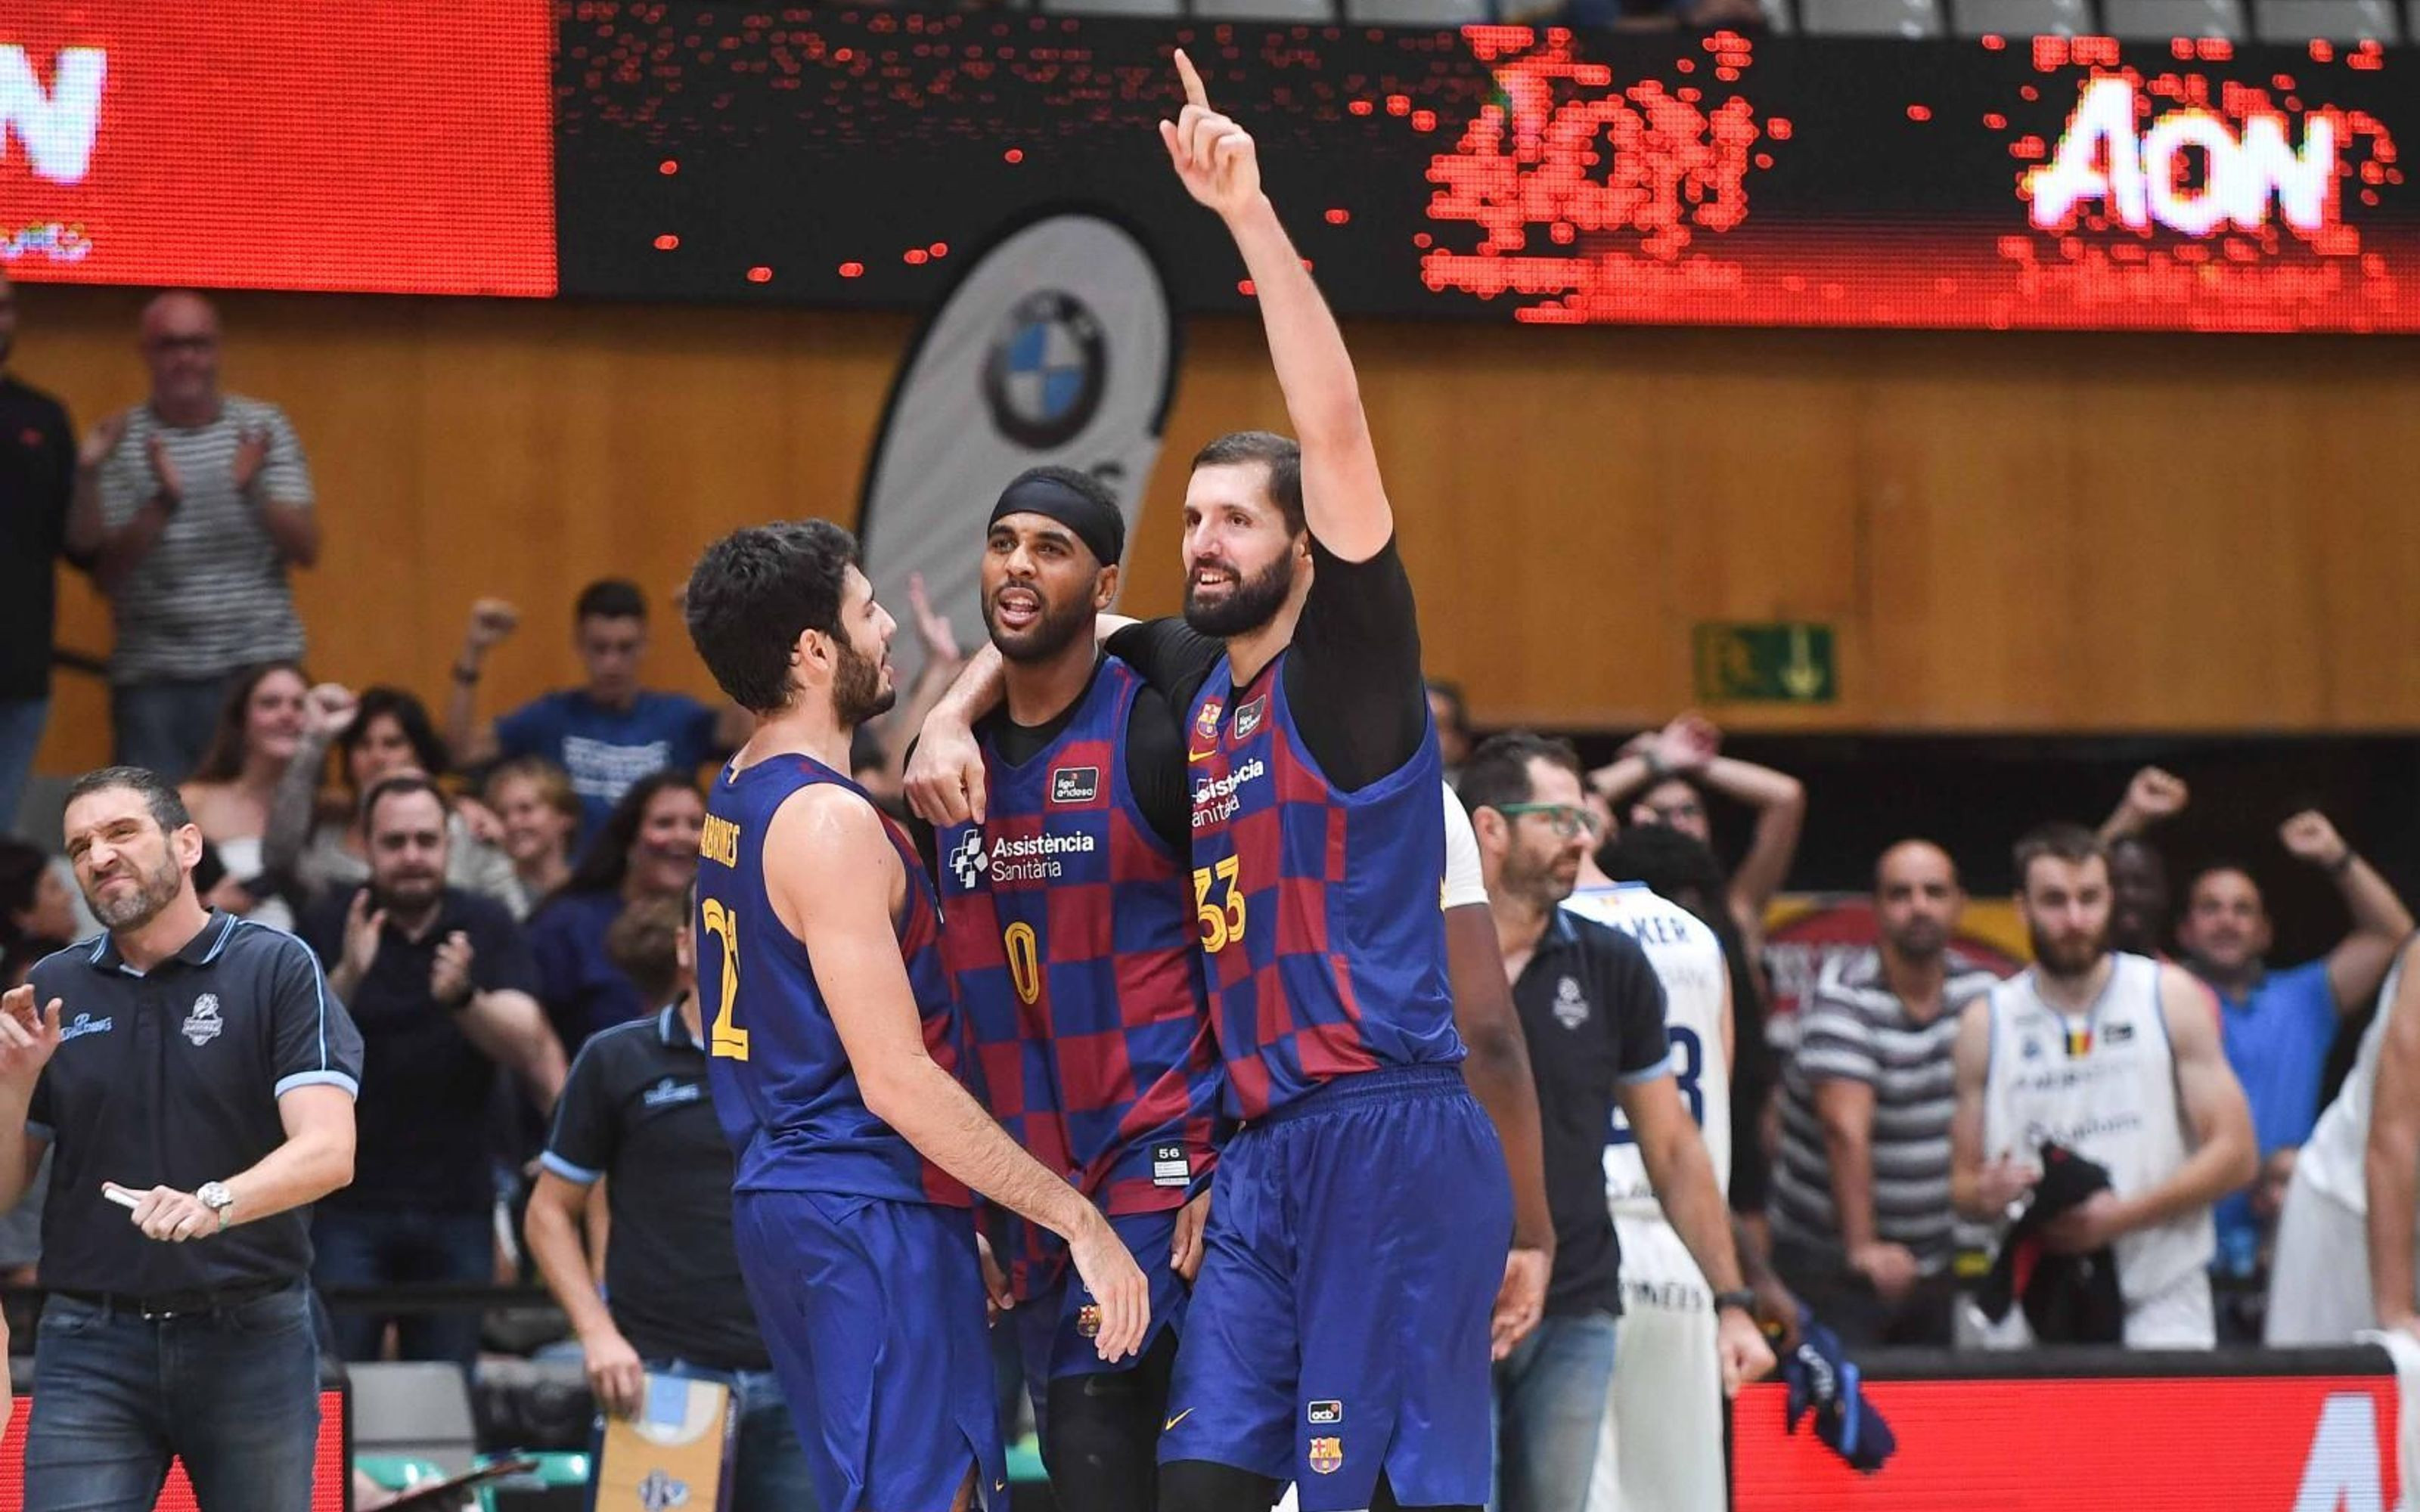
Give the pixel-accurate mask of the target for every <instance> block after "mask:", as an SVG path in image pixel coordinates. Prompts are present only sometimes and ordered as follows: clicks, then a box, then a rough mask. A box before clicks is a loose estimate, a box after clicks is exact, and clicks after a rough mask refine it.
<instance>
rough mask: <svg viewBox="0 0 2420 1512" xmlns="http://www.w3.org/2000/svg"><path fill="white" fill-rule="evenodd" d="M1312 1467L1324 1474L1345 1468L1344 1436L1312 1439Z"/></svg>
mask: <svg viewBox="0 0 2420 1512" xmlns="http://www.w3.org/2000/svg"><path fill="white" fill-rule="evenodd" d="M1343 1468H1344V1440H1343V1439H1342V1436H1339V1437H1337V1438H1332V1439H1313V1440H1311V1469H1313V1470H1315V1471H1317V1472H1319V1473H1321V1474H1323V1475H1333V1474H1335V1473H1337V1472H1338V1471H1340V1470H1342V1469H1343Z"/></svg>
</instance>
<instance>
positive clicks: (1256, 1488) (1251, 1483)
mask: <svg viewBox="0 0 2420 1512" xmlns="http://www.w3.org/2000/svg"><path fill="white" fill-rule="evenodd" d="M1284 1490H1285V1486H1284V1484H1283V1483H1282V1482H1280V1481H1274V1480H1271V1479H1270V1478H1269V1477H1268V1476H1266V1475H1255V1474H1253V1473H1251V1472H1250V1471H1249V1470H1237V1469H1236V1468H1235V1467H1234V1466H1233V1465H1214V1464H1212V1463H1210V1462H1209V1461H1208V1460H1206V1459H1180V1460H1177V1461H1176V1462H1175V1463H1174V1464H1169V1465H1162V1466H1160V1467H1159V1512H1261V1509H1263V1508H1266V1507H1272V1506H1275V1505H1277V1504H1278V1497H1279V1496H1280V1494H1282V1493H1283V1492H1284Z"/></svg>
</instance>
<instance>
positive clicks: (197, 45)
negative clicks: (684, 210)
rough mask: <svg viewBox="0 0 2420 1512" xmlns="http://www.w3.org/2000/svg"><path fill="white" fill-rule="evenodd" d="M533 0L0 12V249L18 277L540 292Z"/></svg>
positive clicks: (542, 141)
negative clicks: (530, 1) (519, 1)
mask: <svg viewBox="0 0 2420 1512" xmlns="http://www.w3.org/2000/svg"><path fill="white" fill-rule="evenodd" d="M552 38H553V22H552V18H551V16H550V15H549V14H548V11H547V8H545V7H544V6H541V5H533V4H526V3H523V4H504V5H498V4H493V3H484V0H415V3H414V4H411V5H408V6H379V5H371V6H337V5H326V4H320V3H317V0H243V3H240V4H229V5H217V6H210V7H209V8H206V9H205V8H197V7H191V6H178V5H161V4H158V3H156V0H82V3H76V4H67V5H62V4H51V3H26V4H19V5H12V6H9V7H8V8H5V10H0V264H5V266H6V267H7V269H8V271H9V273H10V274H12V275H13V276H16V277H20V278H25V279H29V280H44V279H50V280H59V281H66V282H73V283H93V284H194V285H206V286H213V287H248V288H285V289H349V290H357V291H369V292H379V293H423V294H511V295H533V296H543V295H551V294H552V293H554V292H555V285H556V280H555V255H554V171H553V132H552V125H551V115H550V112H551V105H550V101H549V95H548V66H549V58H550V56H551V51H552Z"/></svg>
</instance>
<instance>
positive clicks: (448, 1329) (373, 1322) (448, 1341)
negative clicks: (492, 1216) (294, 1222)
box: [311, 1204, 496, 1377]
mask: <svg viewBox="0 0 2420 1512" xmlns="http://www.w3.org/2000/svg"><path fill="white" fill-rule="evenodd" d="M311 1247H312V1248H313V1249H314V1250H316V1251H318V1258H316V1259H315V1260H314V1261H313V1262H312V1265H311V1279H312V1280H314V1281H316V1282H318V1284H319V1285H320V1286H322V1287H392V1286H408V1285H410V1284H411V1283H413V1282H417V1281H442V1282H453V1283H456V1284H464V1283H467V1284H470V1285H473V1286H477V1285H484V1284H485V1283H487V1282H490V1281H493V1280H494V1279H495V1276H496V1238H495V1231H494V1229H493V1228H492V1227H490V1220H489V1216H488V1214H486V1213H485V1212H422V1211H385V1210H380V1209H368V1208H332V1207H328V1206H326V1205H324V1204H322V1205H321V1206H320V1207H319V1208H318V1210H317V1211H314V1212H313V1213H312V1215H311ZM330 1313H331V1316H332V1319H333V1320H334V1327H335V1334H336V1350H337V1352H338V1353H340V1354H342V1355H343V1356H344V1357H345V1358H346V1359H348V1360H375V1359H377V1358H378V1357H379V1341H380V1337H381V1336H382V1335H385V1333H386V1325H387V1323H388V1321H389V1319H388V1317H387V1316H386V1315H385V1314H382V1313H370V1312H356V1311H354V1310H353V1309H352V1308H351V1307H349V1306H347V1307H335V1308H331V1309H330ZM393 1321H394V1323H395V1325H396V1345H397V1349H396V1358H398V1359H403V1360H451V1361H453V1362H454V1363H455V1364H456V1365H460V1366H461V1367H462V1370H463V1374H464V1375H465V1376H466V1377H467V1376H468V1375H469V1373H470V1371H471V1368H472V1366H473V1365H477V1364H478V1362H479V1313H478V1311H477V1310H476V1309H473V1308H459V1309H455V1310H453V1311H448V1312H441V1313H404V1314H398V1315H396V1317H395V1318H394V1319H393Z"/></svg>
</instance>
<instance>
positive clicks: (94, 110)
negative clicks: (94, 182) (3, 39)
mask: <svg viewBox="0 0 2420 1512" xmlns="http://www.w3.org/2000/svg"><path fill="white" fill-rule="evenodd" d="M108 77H109V54H107V53H106V52H104V51H103V50H101V48H98V47H63V48H60V49H59V50H58V53H57V54H56V55H55V56H54V58H53V59H52V64H51V86H50V87H49V88H48V89H44V88H43V87H42V81H41V76H40V75H39V73H37V72H36V71H35V69H34V60H33V58H32V57H31V56H30V55H28V54H27V53H26V51H25V50H24V49H23V47H19V46H16V45H15V44H13V43H0V162H7V161H8V157H9V153H10V147H11V139H12V138H13V139H14V146H15V147H16V148H17V149H18V150H21V151H23V153H24V156H25V166H26V169H27V170H28V171H29V172H31V173H32V174H33V176H34V177H37V178H42V179H47V180H49V181H50V182H52V183H54V184H74V183H81V182H83V181H84V176H85V171H86V170H87V169H89V168H90V167H91V166H92V148H93V144H94V143H95V142H96V141H98V140H99V139H100V136H101V86H102V85H103V84H104V83H105V82H106V81H107V79H108Z"/></svg>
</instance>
